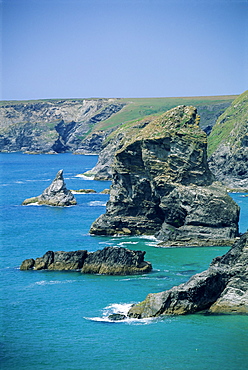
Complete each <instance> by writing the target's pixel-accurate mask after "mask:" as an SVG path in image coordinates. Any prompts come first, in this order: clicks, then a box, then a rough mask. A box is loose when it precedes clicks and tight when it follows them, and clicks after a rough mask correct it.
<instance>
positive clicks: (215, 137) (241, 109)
mask: <svg viewBox="0 0 248 370" xmlns="http://www.w3.org/2000/svg"><path fill="white" fill-rule="evenodd" d="M245 134H246V135H247V134H248V90H247V91H245V92H244V93H243V94H241V95H240V96H239V97H237V98H236V99H235V100H234V101H233V102H232V104H231V105H230V107H228V108H227V109H226V111H225V112H224V113H223V114H222V115H221V116H220V117H219V118H218V120H217V122H216V124H215V126H214V127H213V129H212V132H211V134H210V135H209V138H208V156H211V155H212V154H213V153H214V152H215V151H216V149H217V148H218V147H219V145H220V144H221V143H223V144H224V143H226V144H228V145H229V146H231V147H236V148H237V147H239V146H241V138H242V137H243V136H244V135H245Z"/></svg>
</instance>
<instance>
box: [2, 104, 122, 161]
mask: <svg viewBox="0 0 248 370" xmlns="http://www.w3.org/2000/svg"><path fill="white" fill-rule="evenodd" d="M124 106H125V103H121V102H120V101H119V100H118V99H75V100H73V99H66V100H41V101H33V102H5V103H4V104H3V103H2V104H1V106H0V151H2V152H14V151H22V152H28V153H63V152H67V151H73V152H76V153H86V154H87V153H91V152H94V153H95V152H96V151H97V152H99V150H100V148H101V143H102V140H104V137H105V135H106V133H102V132H101V133H100V134H98V135H97V134H96V133H95V134H94V135H93V136H92V137H91V138H90V139H88V141H86V142H85V143H84V142H83V140H84V139H85V138H86V136H87V135H88V134H89V133H90V132H91V130H92V128H93V127H94V126H95V125H96V124H97V123H99V122H101V121H104V120H106V119H107V118H109V117H111V116H112V115H113V114H115V113H117V112H119V111H120V110H121V109H122V108H123V107H124Z"/></svg>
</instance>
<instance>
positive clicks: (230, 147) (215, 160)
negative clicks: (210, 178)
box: [208, 90, 248, 189]
mask: <svg viewBox="0 0 248 370" xmlns="http://www.w3.org/2000/svg"><path fill="white" fill-rule="evenodd" d="M208 151H209V156H210V158H209V166H210V169H211V171H212V172H213V173H214V174H215V176H216V178H217V179H218V180H219V181H221V182H222V183H224V184H225V185H226V186H227V187H228V188H236V189H237V188H246V189H248V90H247V91H245V92H244V93H243V94H241V95H240V96H239V97H238V98H237V99H235V100H234V101H233V103H232V104H231V106H230V107H229V108H228V109H227V110H226V111H225V112H224V113H223V114H222V115H221V116H220V117H219V119H218V121H217V123H216V125H215V126H214V128H213V130H212V132H211V134H210V136H209V149H208Z"/></svg>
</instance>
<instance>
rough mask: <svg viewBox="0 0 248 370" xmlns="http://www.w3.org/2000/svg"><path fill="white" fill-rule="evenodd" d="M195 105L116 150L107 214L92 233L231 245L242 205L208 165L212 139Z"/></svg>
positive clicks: (169, 115) (173, 111)
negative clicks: (219, 181)
mask: <svg viewBox="0 0 248 370" xmlns="http://www.w3.org/2000/svg"><path fill="white" fill-rule="evenodd" d="M198 123H199V116H198V115H197V112H196V109H195V108H193V107H185V106H179V107H176V108H174V109H171V110H170V111H168V112H166V113H165V114H163V115H162V116H160V117H158V118H155V119H153V120H152V121H151V122H150V123H148V124H146V125H145V126H144V127H143V128H142V129H139V130H138V132H137V133H136V134H133V136H132V137H131V138H127V137H124V139H123V141H122V143H121V145H119V147H120V148H119V150H118V151H117V152H116V154H115V159H114V164H113V166H112V171H113V180H112V186H111V190H110V200H109V202H108V204H107V212H106V214H104V215H102V216H100V217H99V218H98V219H97V220H96V221H95V222H94V223H93V224H92V226H91V229H90V232H91V233H92V234H105V235H114V234H138V235H139V234H156V235H157V236H158V238H160V239H161V240H163V241H164V242H165V243H169V245H185V244H188V245H195V243H197V245H199V244H200V245H201V244H202V245H206V243H210V244H216V243H226V242H227V243H230V239H232V238H234V237H235V236H237V234H238V219H239V208H238V206H237V205H236V204H235V202H233V200H232V199H231V198H230V197H229V196H228V195H227V194H226V192H225V191H224V190H223V189H222V187H221V186H219V185H218V184H215V183H213V181H214V177H213V175H212V173H211V172H210V170H209V168H208V165H207V153H206V149H207V138H206V134H205V133H204V132H203V131H202V130H201V129H200V128H199V125H198Z"/></svg>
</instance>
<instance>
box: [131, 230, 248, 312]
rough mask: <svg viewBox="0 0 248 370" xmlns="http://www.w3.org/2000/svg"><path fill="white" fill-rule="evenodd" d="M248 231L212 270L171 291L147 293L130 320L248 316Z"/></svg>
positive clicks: (213, 263)
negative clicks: (205, 313) (202, 314)
mask: <svg viewBox="0 0 248 370" xmlns="http://www.w3.org/2000/svg"><path fill="white" fill-rule="evenodd" d="M247 262H248V232H246V233H245V234H244V235H242V237H241V238H240V240H238V241H237V242H236V243H235V245H234V246H233V247H232V248H231V249H230V250H229V251H228V252H227V253H226V254H225V255H224V256H222V257H217V258H215V259H214V260H213V261H212V263H211V265H210V267H209V269H208V270H206V271H204V272H202V273H200V274H196V275H194V276H193V277H192V278H191V279H190V280H189V281H188V282H186V283H184V284H181V285H179V286H175V287H173V288H171V289H170V290H167V291H164V292H160V293H155V294H148V296H147V297H146V299H145V300H144V301H143V302H141V303H138V304H136V305H134V306H133V307H131V309H130V310H129V312H128V317H134V318H145V317H156V316H159V315H182V314H189V313H195V312H199V311H203V310H208V311H209V312H211V313H246V314H247V313H248V264H247Z"/></svg>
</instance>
